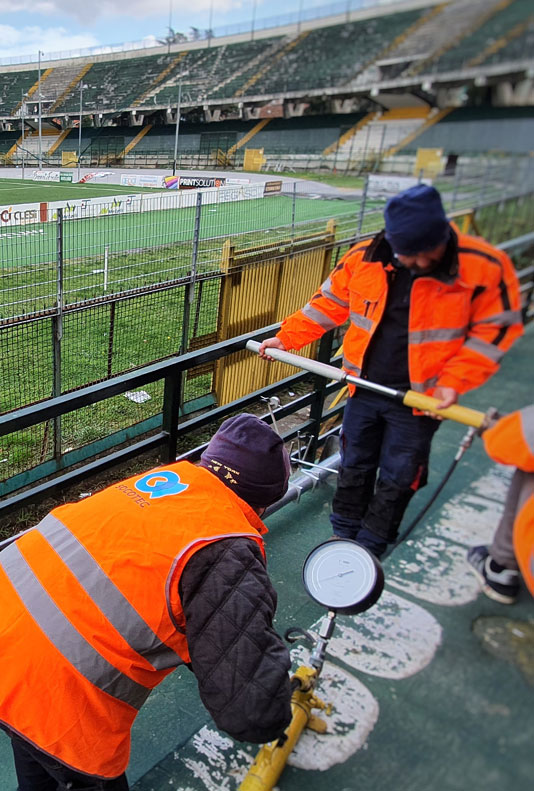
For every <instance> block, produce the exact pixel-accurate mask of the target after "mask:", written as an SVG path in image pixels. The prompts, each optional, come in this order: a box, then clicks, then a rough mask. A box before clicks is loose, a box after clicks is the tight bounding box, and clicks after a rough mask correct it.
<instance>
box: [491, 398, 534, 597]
mask: <svg viewBox="0 0 534 791" xmlns="http://www.w3.org/2000/svg"><path fill="white" fill-rule="evenodd" d="M482 439H483V440H484V447H485V448H486V452H487V454H488V456H490V457H491V458H492V459H493V460H494V461H498V462H500V463H501V464H513V465H514V466H515V467H517V468H518V469H520V470H523V471H524V472H527V473H531V474H534V404H532V405H531V406H528V407H525V408H524V409H520V410H519V411H517V412H512V413H511V414H509V415H506V417H503V418H501V419H500V420H499V421H498V422H497V423H496V424H495V425H494V426H493V427H492V428H490V429H488V430H487V431H485V432H484V433H483V435H482ZM514 552H515V556H516V558H517V562H518V563H519V568H520V569H521V573H522V575H523V579H524V580H525V583H526V584H527V586H528V588H529V590H530V592H531V593H532V595H533V596H534V495H530V496H527V497H526V499H525V500H524V502H519V504H518V512H517V515H516V518H515V521H514Z"/></svg>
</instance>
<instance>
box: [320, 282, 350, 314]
mask: <svg viewBox="0 0 534 791" xmlns="http://www.w3.org/2000/svg"><path fill="white" fill-rule="evenodd" d="M319 290H320V292H321V294H322V295H323V297H325V299H331V300H332V302H335V303H336V305H341V307H342V308H348V306H349V303H348V302H347V301H345V300H344V299H341V298H340V297H336V295H335V294H334V292H333V291H332V280H331V279H330V278H329V277H328V278H327V279H326V280H325V281H324V283H323V285H322V286H321V288H320V289H319Z"/></svg>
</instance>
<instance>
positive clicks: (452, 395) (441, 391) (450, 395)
mask: <svg viewBox="0 0 534 791" xmlns="http://www.w3.org/2000/svg"><path fill="white" fill-rule="evenodd" d="M432 397H433V398H437V400H438V403H437V404H436V408H437V409H446V408H447V407H448V406H452V405H453V404H455V403H456V402H457V401H458V393H457V392H456V390H455V389H454V388H453V387H436V388H435V389H434V392H433V393H432ZM423 414H424V415H426V417H433V418H434V420H443V418H442V417H441V415H436V414H435V413H434V412H424V413H423Z"/></svg>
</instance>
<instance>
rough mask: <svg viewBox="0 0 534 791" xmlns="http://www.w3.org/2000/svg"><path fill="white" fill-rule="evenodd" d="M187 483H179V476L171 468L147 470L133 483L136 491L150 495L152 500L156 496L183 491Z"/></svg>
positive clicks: (166, 495)
mask: <svg viewBox="0 0 534 791" xmlns="http://www.w3.org/2000/svg"><path fill="white" fill-rule="evenodd" d="M188 486H189V484H188V483H180V476H179V475H177V473H175V472H173V471H172V470H158V471H157V472H149V473H148V474H147V475H144V476H143V477H142V478H140V479H139V480H138V481H136V483H135V488H136V489H137V491H138V492H144V493H145V494H149V495H150V499H151V500H153V499H155V498H156V497H168V496H169V495H171V494H180V492H184V491H185V490H186V489H187V487H188Z"/></svg>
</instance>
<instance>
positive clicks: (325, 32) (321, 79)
mask: <svg viewBox="0 0 534 791" xmlns="http://www.w3.org/2000/svg"><path fill="white" fill-rule="evenodd" d="M425 11H426V9H416V10H413V11H405V12H402V13H397V14H389V15H387V16H381V17H374V18H371V19H365V20H362V21H358V22H349V23H347V24H344V25H333V26H331V27H324V28H318V29H316V30H311V31H310V32H309V33H308V34H307V35H305V36H304V37H303V38H302V40H301V41H299V42H298V44H297V45H296V46H295V47H294V48H293V49H291V50H290V51H288V52H287V54H286V55H285V56H284V57H283V58H282V59H280V60H279V61H278V62H277V63H276V69H274V68H272V69H269V70H268V71H266V72H265V73H264V74H263V75H262V76H261V77H260V78H259V79H258V80H257V81H256V82H255V83H254V85H253V87H252V89H251V90H250V93H254V94H262V93H267V94H269V93H281V92H283V91H288V90H295V89H298V90H301V89H303V88H327V87H330V86H332V85H342V84H344V83H347V82H348V81H350V80H352V79H354V78H355V77H356V76H357V75H358V73H359V72H360V71H361V70H362V69H363V68H364V67H365V66H367V65H368V63H369V62H370V61H372V60H374V59H375V58H376V57H377V56H378V55H379V53H381V52H382V51H383V50H384V49H385V48H386V47H387V46H388V45H389V44H390V43H391V41H393V40H394V39H395V38H396V37H397V36H398V35H400V33H401V32H402V31H403V30H404V29H406V28H407V27H409V26H410V25H412V24H413V23H414V22H415V21H416V20H417V19H419V17H420V16H422V15H423V14H424V13H425ZM247 92H248V91H247Z"/></svg>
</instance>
